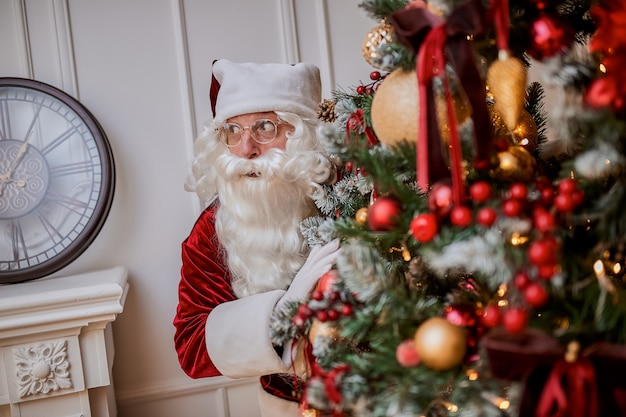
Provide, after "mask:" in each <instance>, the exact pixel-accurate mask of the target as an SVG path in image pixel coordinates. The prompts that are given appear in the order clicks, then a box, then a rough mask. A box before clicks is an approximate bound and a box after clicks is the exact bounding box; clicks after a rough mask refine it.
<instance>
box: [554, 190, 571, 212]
mask: <svg viewBox="0 0 626 417" xmlns="http://www.w3.org/2000/svg"><path fill="white" fill-rule="evenodd" d="M554 207H556V209H557V210H558V211H560V212H561V213H571V212H572V211H573V210H574V199H573V198H572V195H571V194H557V195H556V197H554Z"/></svg>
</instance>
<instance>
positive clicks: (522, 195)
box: [509, 183, 528, 200]
mask: <svg viewBox="0 0 626 417" xmlns="http://www.w3.org/2000/svg"><path fill="white" fill-rule="evenodd" d="M509 195H510V197H511V198H515V199H517V200H526V199H527V198H528V187H526V185H524V184H521V183H516V184H513V185H511V187H510V188H509Z"/></svg>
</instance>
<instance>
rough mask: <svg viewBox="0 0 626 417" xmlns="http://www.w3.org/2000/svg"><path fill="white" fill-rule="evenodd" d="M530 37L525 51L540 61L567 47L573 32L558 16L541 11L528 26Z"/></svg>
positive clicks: (572, 39) (572, 38)
mask: <svg viewBox="0 0 626 417" xmlns="http://www.w3.org/2000/svg"><path fill="white" fill-rule="evenodd" d="M530 38H531V45H530V47H529V48H528V49H527V50H526V52H527V53H528V55H530V56H531V57H533V58H535V59H537V60H540V61H541V60H543V59H545V58H550V57H552V56H554V55H556V54H558V53H559V52H561V51H562V50H564V49H566V48H568V47H569V46H570V45H571V43H572V42H573V41H574V32H573V30H572V28H571V27H570V26H568V25H567V23H565V22H563V21H562V20H561V19H560V18H559V17H558V16H554V15H551V14H547V13H541V14H540V15H539V17H538V18H537V19H536V20H535V21H534V22H532V24H531V26H530Z"/></svg>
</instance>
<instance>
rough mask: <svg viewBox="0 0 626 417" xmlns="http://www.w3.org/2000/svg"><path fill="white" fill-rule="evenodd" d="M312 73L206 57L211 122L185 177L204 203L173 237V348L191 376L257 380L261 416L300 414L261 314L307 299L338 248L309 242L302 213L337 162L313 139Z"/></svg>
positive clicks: (316, 95)
mask: <svg viewBox="0 0 626 417" xmlns="http://www.w3.org/2000/svg"><path fill="white" fill-rule="evenodd" d="M320 90H321V83H320V77H319V70H318V68H317V67H315V66H313V65H309V64H304V63H301V64H296V65H287V64H256V63H234V62H230V61H227V60H218V61H216V62H215V63H214V65H213V81H212V85H211V94H210V98H211V104H212V109H213V116H214V117H213V122H212V123H211V124H210V125H208V126H207V127H206V129H205V130H204V132H203V133H202V134H201V135H200V137H199V138H198V139H197V140H196V142H195V152H196V158H195V160H194V162H193V166H192V175H191V176H190V179H189V180H188V182H187V184H186V188H187V189H188V190H189V191H194V192H196V193H197V194H198V195H199V197H200V198H201V199H202V200H203V201H205V202H206V203H207V208H206V209H205V210H204V211H203V213H202V214H201V215H200V217H199V218H198V220H197V221H196V223H195V225H194V227H193V229H192V230H191V233H190V235H189V237H188V238H187V239H186V240H185V241H184V242H183V244H182V268H181V280H180V284H179V304H178V307H177V310H176V316H175V318H174V326H175V330H176V332H175V338H174V340H175V347H176V350H177V352H178V356H179V361H180V364H181V367H182V369H183V370H184V371H185V372H186V373H187V374H188V375H189V376H191V377H193V378H201V377H210V376H217V375H225V376H228V377H231V378H242V377H255V376H258V377H260V382H261V388H262V389H260V393H259V401H260V409H261V415H262V416H263V417H280V416H290V417H295V416H298V415H299V413H298V400H299V398H298V393H297V389H296V388H297V386H298V381H296V380H295V379H294V378H296V377H295V375H294V369H296V368H297V366H296V364H294V362H293V360H292V359H293V357H294V354H293V352H294V349H292V348H291V347H286V346H274V345H273V344H272V342H271V340H270V336H269V327H270V324H269V323H270V317H271V316H272V314H273V312H274V311H275V309H280V308H284V307H285V306H286V305H288V303H289V302H294V301H299V300H304V299H305V298H306V297H307V296H308V294H309V293H310V291H311V290H312V289H313V287H314V286H315V284H316V283H317V281H318V279H319V278H320V277H321V276H322V275H323V274H324V273H325V272H327V271H328V270H329V269H330V268H331V266H332V264H333V263H334V261H335V258H336V256H337V254H338V242H337V241H332V242H329V243H328V244H326V245H324V246H321V247H316V248H313V249H310V248H309V247H308V245H307V243H306V241H305V240H304V239H303V237H302V235H301V233H300V223H301V221H302V220H303V219H304V218H306V217H308V216H311V215H315V214H317V210H316V207H315V204H314V202H313V199H312V197H313V195H314V194H315V193H316V192H317V191H318V190H319V189H320V184H323V183H326V182H328V181H332V180H333V179H334V175H335V170H334V165H333V163H332V162H331V161H330V160H329V158H328V156H327V155H326V153H325V152H324V150H323V148H322V146H321V144H320V143H319V140H318V138H317V136H316V128H317V124H318V122H317V107H318V103H319V102H320V100H321V92H320Z"/></svg>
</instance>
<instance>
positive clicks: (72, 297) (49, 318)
mask: <svg viewBox="0 0 626 417" xmlns="http://www.w3.org/2000/svg"><path fill="white" fill-rule="evenodd" d="M127 293H128V283H127V271H126V269H125V268H123V267H115V268H111V269H107V270H101V271H95V272H90V273H86V274H80V275H73V276H66V277H55V278H44V279H39V280H34V281H27V282H23V283H19V284H12V285H7V286H2V287H0V416H1V417H17V416H29V417H115V416H116V414H117V412H116V407H115V399H114V395H113V385H112V380H111V369H112V366H113V357H114V349H113V334H112V332H111V325H110V323H111V322H113V321H114V320H115V319H116V317H117V315H118V314H120V313H121V312H122V310H123V308H124V303H125V301H126V295H127Z"/></svg>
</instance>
